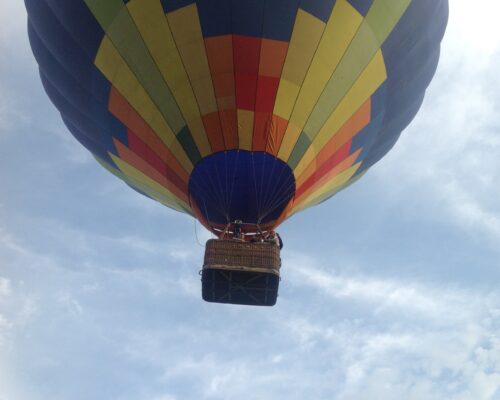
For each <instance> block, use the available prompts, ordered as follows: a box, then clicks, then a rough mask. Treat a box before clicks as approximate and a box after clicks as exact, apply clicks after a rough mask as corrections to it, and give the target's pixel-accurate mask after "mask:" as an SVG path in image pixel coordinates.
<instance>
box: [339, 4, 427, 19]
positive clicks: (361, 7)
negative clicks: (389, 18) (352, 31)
mask: <svg viewBox="0 0 500 400" xmlns="http://www.w3.org/2000/svg"><path fill="white" fill-rule="evenodd" d="M348 1H349V3H351V5H352V6H353V7H354V8H355V9H356V10H358V12H359V13H360V14H361V15H362V16H363V17H366V14H368V10H369V9H370V7H371V6H372V4H373V0H348ZM418 1H420V0H418Z"/></svg>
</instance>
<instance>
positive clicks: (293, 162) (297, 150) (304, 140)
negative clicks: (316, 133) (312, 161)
mask: <svg viewBox="0 0 500 400" xmlns="http://www.w3.org/2000/svg"><path fill="white" fill-rule="evenodd" d="M310 145H311V140H309V137H308V136H307V135H306V134H305V132H302V133H301V134H300V136H299V139H298V140H297V143H296V144H295V147H294V148H293V151H292V154H291V155H290V158H289V159H288V161H287V164H288V165H289V166H290V168H291V169H295V167H296V166H297V164H298V163H299V162H300V160H301V159H302V157H303V156H304V154H305V152H306V151H307V149H308V148H309V146H310Z"/></svg>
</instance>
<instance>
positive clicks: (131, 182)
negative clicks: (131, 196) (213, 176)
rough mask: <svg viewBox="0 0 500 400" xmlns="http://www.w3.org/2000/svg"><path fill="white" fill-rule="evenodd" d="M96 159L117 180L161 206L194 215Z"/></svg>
mask: <svg viewBox="0 0 500 400" xmlns="http://www.w3.org/2000/svg"><path fill="white" fill-rule="evenodd" d="M110 156H111V157H115V156H114V155H112V154H110ZM94 157H95V159H96V160H97V162H98V163H99V164H101V166H102V167H104V168H106V169H107V170H108V171H109V172H111V173H112V174H113V175H114V176H116V177H117V178H119V179H121V180H122V181H123V182H126V183H128V184H129V185H132V186H134V187H135V188H137V189H139V190H141V191H142V192H144V193H145V194H147V195H148V196H149V197H151V198H152V199H153V200H156V201H157V202H159V203H161V204H163V205H165V206H167V207H169V208H172V209H174V210H177V211H180V212H184V213H186V214H189V215H192V213H191V211H190V210H185V209H183V208H181V207H180V206H178V205H176V204H172V203H171V201H170V200H169V199H167V198H166V197H165V196H163V195H162V194H160V193H156V192H155V191H154V190H152V189H151V188H150V187H147V186H146V185H145V184H143V183H141V182H138V181H135V180H134V179H132V178H129V177H127V176H126V175H125V174H123V172H122V171H120V170H118V169H115V168H112V167H111V166H109V165H108V164H107V163H105V162H104V161H102V160H101V159H100V158H99V157H96V156H94Z"/></svg>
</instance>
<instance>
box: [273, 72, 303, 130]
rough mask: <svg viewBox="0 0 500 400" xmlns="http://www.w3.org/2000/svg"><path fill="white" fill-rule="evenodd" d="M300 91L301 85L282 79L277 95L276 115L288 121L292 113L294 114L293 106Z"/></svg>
mask: <svg viewBox="0 0 500 400" xmlns="http://www.w3.org/2000/svg"><path fill="white" fill-rule="evenodd" d="M299 91H300V86H298V85H296V84H295V83H292V82H290V81H287V80H286V79H281V80H280V84H279V87H278V94H277V95H276V98H277V99H278V100H277V101H276V103H275V105H274V115H277V116H279V117H281V118H283V119H285V120H287V121H288V119H289V118H290V114H292V110H293V106H294V104H295V100H296V99H297V96H298V94H299Z"/></svg>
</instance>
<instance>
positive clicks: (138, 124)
mask: <svg viewBox="0 0 500 400" xmlns="http://www.w3.org/2000/svg"><path fill="white" fill-rule="evenodd" d="M108 107H109V111H110V112H111V113H112V114H113V115H114V116H115V117H116V118H118V119H119V120H120V121H121V122H122V123H123V124H124V125H125V126H127V128H128V129H129V130H131V131H133V132H134V133H135V134H136V135H137V136H138V137H140V139H141V140H142V141H143V142H144V143H145V144H146V145H147V146H148V147H149V148H150V149H151V150H152V151H154V152H155V153H156V154H157V155H158V156H159V157H160V158H161V159H162V160H163V161H164V162H165V163H166V164H167V165H168V166H169V167H170V168H171V169H172V171H174V172H175V174H176V175H177V176H178V177H180V179H182V180H183V181H184V182H187V181H188V178H189V177H188V174H187V172H186V171H185V170H184V168H183V167H182V166H181V165H180V163H179V162H178V161H177V159H176V157H175V156H174V155H173V154H172V153H171V152H170V150H169V149H168V147H167V146H166V145H165V143H163V142H162V140H161V139H160V138H159V137H158V136H157V135H156V133H155V131H153V130H152V129H151V127H150V126H149V125H148V124H147V123H146V121H144V119H143V118H142V117H141V116H140V115H139V114H138V113H137V111H135V109H134V108H133V107H132V106H131V105H130V104H129V103H128V102H127V100H126V99H125V98H124V97H123V96H122V95H121V94H120V93H119V92H118V90H116V89H115V88H114V87H112V88H111V92H110V95H109V105H108Z"/></svg>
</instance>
